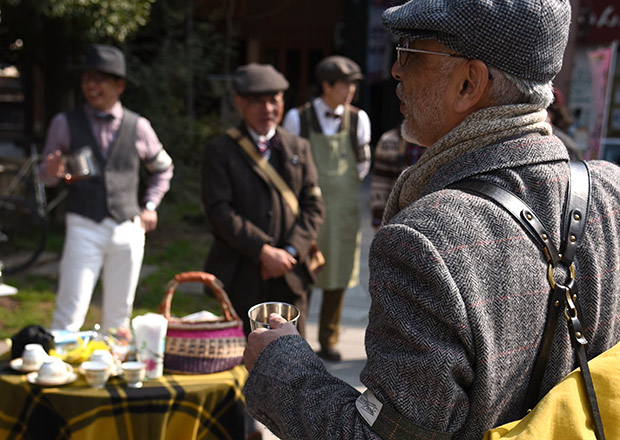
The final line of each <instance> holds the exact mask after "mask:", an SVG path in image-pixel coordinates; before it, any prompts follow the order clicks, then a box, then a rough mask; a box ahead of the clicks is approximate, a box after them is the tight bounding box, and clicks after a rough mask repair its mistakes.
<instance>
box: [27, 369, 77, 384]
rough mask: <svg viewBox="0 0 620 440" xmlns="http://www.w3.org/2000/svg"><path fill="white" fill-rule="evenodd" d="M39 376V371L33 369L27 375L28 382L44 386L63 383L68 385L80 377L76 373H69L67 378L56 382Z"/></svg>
mask: <svg viewBox="0 0 620 440" xmlns="http://www.w3.org/2000/svg"><path fill="white" fill-rule="evenodd" d="M38 376H39V373H38V372H37V371H33V372H32V373H28V375H27V376H26V379H28V382H30V383H32V384H35V385H41V386H44V387H58V386H61V385H67V384H69V383H71V382H74V381H75V380H76V379H77V377H78V375H77V374H76V373H68V374H67V377H66V379H65V380H62V381H54V382H43V381H40V380H39V378H38Z"/></svg>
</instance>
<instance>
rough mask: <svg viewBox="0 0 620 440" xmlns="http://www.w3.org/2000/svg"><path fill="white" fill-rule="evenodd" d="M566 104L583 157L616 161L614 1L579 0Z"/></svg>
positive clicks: (619, 109)
mask: <svg viewBox="0 0 620 440" xmlns="http://www.w3.org/2000/svg"><path fill="white" fill-rule="evenodd" d="M577 29H578V30H577V35H576V38H575V46H574V50H573V56H572V60H571V61H572V62H571V81H570V89H569V97H568V107H569V108H570V110H571V111H572V114H573V116H574V118H575V123H574V125H573V127H572V133H571V134H572V136H573V138H574V139H575V140H576V142H577V144H578V145H579V146H580V148H582V150H583V152H584V156H585V157H586V158H591V159H593V158H601V159H606V160H610V161H612V162H620V68H619V66H618V41H620V4H618V1H617V0H581V3H580V5H579V13H578V15H577Z"/></svg>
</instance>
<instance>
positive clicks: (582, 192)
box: [450, 161, 605, 440]
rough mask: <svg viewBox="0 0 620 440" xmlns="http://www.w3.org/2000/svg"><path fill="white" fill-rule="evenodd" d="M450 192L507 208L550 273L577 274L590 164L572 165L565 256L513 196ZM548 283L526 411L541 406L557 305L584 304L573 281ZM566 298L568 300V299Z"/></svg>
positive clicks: (579, 341) (579, 345) (486, 188)
mask: <svg viewBox="0 0 620 440" xmlns="http://www.w3.org/2000/svg"><path fill="white" fill-rule="evenodd" d="M450 188H451V189H461V190H463V191H467V192H469V193H472V194H476V195H479V196H482V197H485V198H487V199H489V200H492V201H494V202H496V203H497V204H499V205H500V206H502V207H503V208H504V209H506V210H507V211H508V212H509V213H510V214H511V215H512V216H513V217H514V218H515V219H516V220H517V221H518V222H519V223H520V224H521V227H522V228H523V229H524V230H525V232H526V233H527V234H528V236H529V237H530V238H531V239H532V240H533V241H534V243H535V244H536V246H537V247H538V248H539V249H540V250H541V251H542V253H543V255H544V256H545V259H546V260H547V262H548V263H549V267H550V268H553V267H556V266H557V265H558V263H561V264H562V265H564V266H565V267H567V268H570V267H572V270H573V271H574V267H573V266H572V264H573V260H574V258H575V254H576V252H577V247H578V245H579V240H580V238H581V236H582V235H583V232H584V229H585V225H586V219H587V216H588V208H589V201H590V200H589V199H590V174H589V171H588V167H587V165H586V164H585V162H582V161H572V162H571V163H570V179H569V183H568V191H567V193H566V202H565V208H564V215H563V218H562V229H563V231H562V235H561V236H562V242H561V245H560V253H558V251H557V250H556V247H555V246H554V244H553V243H552V242H551V241H550V239H549V234H548V233H547V231H546V229H545V227H544V226H543V223H542V222H541V221H540V220H539V219H538V217H537V216H536V214H535V213H534V211H533V210H532V209H531V208H530V207H529V206H528V205H527V204H526V203H525V202H524V201H522V200H521V199H520V198H519V197H517V196H516V195H514V194H513V193H511V192H510V191H507V190H505V189H503V188H501V187H499V186H498V185H495V184H493V183H491V182H485V181H481V180H475V179H469V180H464V181H460V182H456V183H455V184H453V185H451V186H450ZM549 282H550V283H551V292H550V296H549V301H548V311H547V320H546V322H545V328H544V330H543V338H542V341H541V344H540V347H539V350H538V356H537V358H536V361H535V364H534V368H533V371H532V378H531V379H530V383H529V386H528V391H527V395H526V402H525V408H526V409H530V408H533V407H534V405H535V404H536V403H537V402H538V397H539V394H540V388H541V384H542V381H543V376H544V372H545V368H546V365H547V362H548V360H549V355H550V352H551V346H552V343H553V334H554V331H555V327H556V323H557V320H558V316H559V314H560V310H561V309H562V308H561V307H558V304H564V303H565V302H566V301H568V300H567V297H573V298H575V300H574V303H575V304H572V307H573V310H574V309H575V307H576V308H577V309H578V308H579V304H578V301H577V299H576V298H577V297H578V295H577V285H576V284H575V283H574V280H573V279H572V278H571V280H570V283H569V284H568V285H566V286H562V285H559V284H556V283H555V282H553V283H552V275H550V280H549ZM567 292H568V293H569V295H567ZM565 310H567V308H565ZM565 313H566V312H565ZM566 316H567V317H568V318H569V319H568V324H569V325H568V327H569V333H570V335H571V341H572V344H573V347H574V349H575V356H576V358H577V361H578V363H579V365H580V367H581V373H582V378H583V381H584V385H585V388H586V393H587V395H588V403H589V405H590V411H591V414H592V416H593V421H594V427H595V433H596V437H597V439H599V440H604V439H605V433H604V431H603V424H602V422H601V416H600V411H599V408H598V403H597V400H596V393H595V392H594V386H593V384H592V377H591V375H590V371H589V369H588V363H587V356H586V353H585V346H586V345H587V340H586V339H585V336H584V335H583V331H582V324H581V322H580V320H579V319H578V318H577V313H575V314H574V315H572V314H571V313H567V314H566ZM582 316H583V315H582Z"/></svg>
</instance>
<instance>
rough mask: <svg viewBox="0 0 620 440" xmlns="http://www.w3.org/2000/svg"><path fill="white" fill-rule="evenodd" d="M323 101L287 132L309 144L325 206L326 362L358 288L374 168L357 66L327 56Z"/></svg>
mask: <svg viewBox="0 0 620 440" xmlns="http://www.w3.org/2000/svg"><path fill="white" fill-rule="evenodd" d="M315 74H316V78H317V81H318V82H319V84H320V86H321V90H322V94H321V96H320V97H318V98H315V99H314V100H312V101H311V102H307V103H306V104H305V105H303V106H302V107H300V108H294V109H291V110H290V111H289V112H288V113H287V115H286V117H285V119H284V122H283V126H284V128H285V129H287V130H288V131H290V132H291V133H293V134H297V135H299V136H301V137H304V138H307V139H308V140H309V141H310V147H311V150H312V156H313V158H314V162H315V164H316V167H317V169H318V173H319V186H320V187H321V192H322V193H323V198H324V200H325V210H326V215H325V222H324V223H323V225H322V226H321V229H320V231H319V236H318V240H317V242H318V246H319V249H321V251H322V252H323V254H324V256H325V260H326V266H325V267H324V268H323V269H322V270H321V272H319V274H318V276H317V279H316V285H317V286H318V287H319V288H322V289H323V302H322V304H321V316H320V324H319V343H320V345H321V350H320V351H319V352H318V354H319V356H321V357H322V358H323V359H325V360H329V361H339V360H340V359H341V356H340V353H339V352H338V350H337V349H336V347H335V346H336V344H337V343H338V333H339V330H340V328H339V327H340V324H339V323H340V316H341V314H342V304H343V299H344V292H345V289H346V288H347V287H354V286H356V285H357V284H358V282H359V251H360V241H361V232H360V207H359V204H360V201H359V187H360V183H361V181H362V180H363V179H364V177H366V175H367V174H368V170H369V167H370V146H369V144H370V120H369V118H368V115H367V114H366V113H365V112H364V111H363V110H361V109H358V108H356V107H354V106H352V105H351V101H352V100H353V97H354V96H355V91H356V88H357V81H359V80H361V79H363V78H364V76H363V75H362V73H361V71H360V68H359V66H358V65H357V64H356V63H355V62H354V61H352V60H350V59H348V58H345V57H342V56H329V57H327V58H324V59H323V60H321V61H320V62H319V64H318V65H317V67H316V71H315Z"/></svg>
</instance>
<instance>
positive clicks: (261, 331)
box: [243, 313, 299, 371]
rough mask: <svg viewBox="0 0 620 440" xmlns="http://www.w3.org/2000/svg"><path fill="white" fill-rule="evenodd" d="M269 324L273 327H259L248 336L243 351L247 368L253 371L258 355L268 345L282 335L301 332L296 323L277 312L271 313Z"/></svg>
mask: <svg viewBox="0 0 620 440" xmlns="http://www.w3.org/2000/svg"><path fill="white" fill-rule="evenodd" d="M269 326H270V327H271V329H270V330H267V329H266V328H257V329H256V330H254V331H253V332H252V333H250V335H249V336H248V344H247V345H246V347H245V351H244V352H243V358H244V360H245V368H246V369H247V370H248V371H252V368H254V363H255V362H256V359H258V355H259V354H260V353H261V352H262V351H263V349H264V348H265V347H266V346H267V345H269V343H270V342H271V341H274V340H276V339H278V338H279V337H281V336H286V335H298V334H299V332H298V331H297V328H296V327H295V324H292V323H290V322H288V321H287V320H286V319H284V318H283V317H282V316H280V315H278V314H277V313H272V314H270V315H269Z"/></svg>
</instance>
